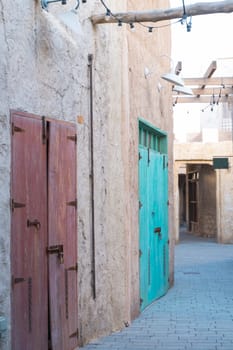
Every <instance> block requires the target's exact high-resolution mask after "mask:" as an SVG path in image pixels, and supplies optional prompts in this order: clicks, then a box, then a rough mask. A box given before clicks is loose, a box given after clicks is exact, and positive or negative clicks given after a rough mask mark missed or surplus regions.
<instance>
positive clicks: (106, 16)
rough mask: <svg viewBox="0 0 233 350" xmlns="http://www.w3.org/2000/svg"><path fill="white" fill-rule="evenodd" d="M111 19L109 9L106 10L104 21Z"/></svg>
mask: <svg viewBox="0 0 233 350" xmlns="http://www.w3.org/2000/svg"><path fill="white" fill-rule="evenodd" d="M110 17H111V11H110V10H109V9H107V10H106V14H105V21H109V20H110Z"/></svg>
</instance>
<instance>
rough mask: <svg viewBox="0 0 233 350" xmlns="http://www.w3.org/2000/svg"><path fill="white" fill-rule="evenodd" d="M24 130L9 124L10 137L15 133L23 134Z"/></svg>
mask: <svg viewBox="0 0 233 350" xmlns="http://www.w3.org/2000/svg"><path fill="white" fill-rule="evenodd" d="M24 131H25V130H24V129H22V128H20V127H19V126H16V125H15V124H14V123H11V132H12V135H14V134H15V132H24Z"/></svg>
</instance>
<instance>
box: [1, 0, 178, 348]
mask: <svg viewBox="0 0 233 350" xmlns="http://www.w3.org/2000/svg"><path fill="white" fill-rule="evenodd" d="M76 3H77V2H76V1H75V0H73V1H72V0H70V1H69V4H68V5H67V6H61V4H51V5H49V12H46V11H43V10H42V9H41V6H40V1H31V0H25V1H24V4H23V6H22V1H20V0H16V1H7V2H6V1H2V0H0V23H1V25H0V47H1V55H0V91H1V95H0V136H1V138H0V170H1V172H0V174H1V175H0V193H1V196H0V197H1V198H0V218H1V219H0V220H1V221H0V223H1V224H0V265H1V269H0V281H1V283H0V315H4V316H6V317H7V322H8V332H7V333H6V335H5V336H4V337H3V339H0V349H4V350H8V349H10V325H11V319H10V312H11V311H10V290H11V278H10V275H11V272H10V205H9V199H10V157H11V155H10V139H11V133H10V109H16V110H23V111H27V112H30V113H33V114H38V115H46V116H48V117H51V118H55V119H63V120H66V121H72V122H77V131H78V234H79V238H78V242H79V247H78V252H79V320H80V342H81V343H85V342H87V341H89V340H90V339H93V338H95V337H97V336H100V335H103V334H106V333H108V332H110V331H112V330H116V329H119V328H121V327H124V324H125V322H130V320H131V319H132V318H134V317H135V316H136V315H137V314H138V312H139V295H138V293H139V291H138V290H139V288H138V283H139V281H138V278H139V271H138V182H137V181H138V173H137V169H138V164H137V160H138V158H137V157H138V118H139V117H142V118H144V119H146V120H148V121H150V122H151V123H152V124H153V125H154V126H155V127H158V128H160V129H162V130H164V131H167V132H168V136H169V137H168V140H169V176H170V179H171V178H172V123H171V116H172V111H171V105H172V103H171V97H170V92H171V88H170V86H169V85H168V84H166V83H162V82H161V81H160V79H159V76H160V74H161V73H163V72H164V71H166V70H169V66H170V62H169V59H167V58H166V57H165V56H164V55H169V54H170V31H169V29H161V30H155V32H154V33H153V36H150V35H148V33H147V32H145V31H143V28H141V27H138V30H137V31H136V33H131V32H127V29H126V27H124V28H121V29H119V28H117V26H116V25H103V26H97V27H96V28H93V26H92V24H91V22H90V19H89V17H90V16H91V15H92V14H94V13H98V12H101V13H102V12H103V8H102V6H101V5H100V2H99V1H97V0H95V1H89V2H87V4H86V5H84V4H82V5H81V6H80V9H79V11H78V13H77V14H76V15H71V13H69V14H68V10H70V9H72V8H74V6H75V5H76ZM108 3H109V5H110V6H111V8H112V10H113V11H115V10H123V11H124V10H126V9H127V1H126V0H125V1H121V2H120V4H119V2H118V1H116V0H111V1H110V0H109V2H108ZM166 3H168V2H166ZM165 5H166V4H165V2H164V1H156V0H151V1H150V3H149V4H148V2H147V3H146V4H145V6H146V8H150V7H158V6H163V7H164V6H165ZM167 5H168V4H167ZM131 7H132V8H134V9H135V8H136V9H140V8H139V7H141V8H143V5H142V4H141V3H140V4H138V2H137V1H129V8H131ZM61 14H62V16H63V20H62V19H61V18H60V16H61ZM63 21H68V22H67V23H68V27H66V26H65V25H64V23H63ZM71 27H72V29H70V28H71ZM88 54H93V56H94V70H93V92H94V93H93V97H94V102H93V107H94V108H93V113H94V125H93V127H94V189H95V192H94V198H95V222H94V224H95V271H96V298H95V299H94V298H93V286H92V282H93V280H92V276H93V275H92V268H93V266H92V249H93V245H92V239H91V232H92V231H91V225H92V222H91V214H90V192H91V188H90V142H89V141H90V139H89V138H90V87H89V74H88V70H89V68H88V59H87V57H88ZM161 56H163V58H162V57H161ZM145 66H148V68H151V70H152V71H153V75H151V76H150V78H148V79H145V77H144V67H145ZM171 184H172V181H170V187H169V193H170V194H169V199H170V209H171V210H170V234H172V229H171V228H172V220H173V214H172V213H173V210H172V209H173V201H172V185H171ZM171 241H172V240H171ZM171 246H172V244H171ZM172 261H173V257H172V258H171V267H172V266H173V265H172ZM171 277H172V273H171Z"/></svg>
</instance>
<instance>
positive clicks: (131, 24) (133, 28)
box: [129, 22, 135, 32]
mask: <svg viewBox="0 0 233 350" xmlns="http://www.w3.org/2000/svg"><path fill="white" fill-rule="evenodd" d="M129 26H130V29H131V31H132V32H134V31H135V27H134V24H133V23H132V22H131V23H130V24H129Z"/></svg>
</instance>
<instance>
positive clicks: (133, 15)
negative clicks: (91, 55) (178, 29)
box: [91, 0, 233, 24]
mask: <svg viewBox="0 0 233 350" xmlns="http://www.w3.org/2000/svg"><path fill="white" fill-rule="evenodd" d="M185 10H186V15H187V16H200V15H210V14H214V13H231V12H233V1H232V0H225V1H218V2H210V3H204V2H199V3H196V4H192V5H188V6H186V8H185ZM113 14H114V16H110V18H109V20H108V21H106V19H105V14H100V15H95V16H92V17H91V20H92V23H93V24H107V23H117V22H118V21H119V20H120V21H122V22H124V23H136V22H154V23H155V22H159V21H167V20H171V19H175V18H182V17H183V15H184V10H183V7H177V8H168V9H159V10H151V11H130V12H118V13H113Z"/></svg>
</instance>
